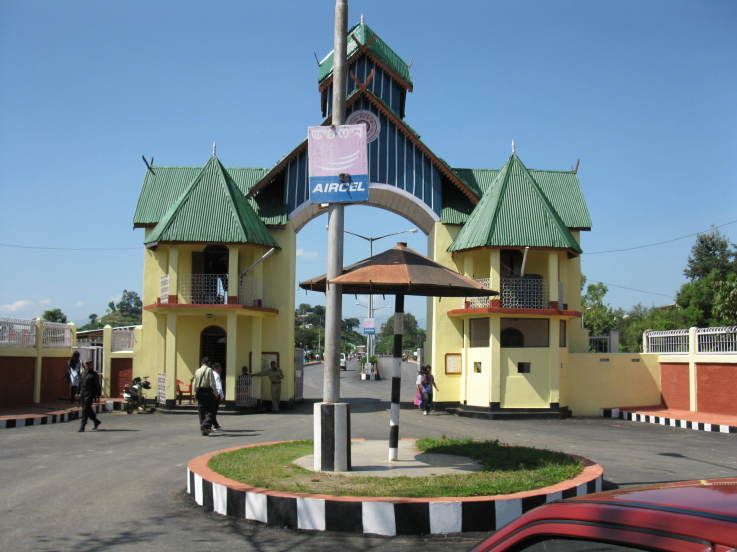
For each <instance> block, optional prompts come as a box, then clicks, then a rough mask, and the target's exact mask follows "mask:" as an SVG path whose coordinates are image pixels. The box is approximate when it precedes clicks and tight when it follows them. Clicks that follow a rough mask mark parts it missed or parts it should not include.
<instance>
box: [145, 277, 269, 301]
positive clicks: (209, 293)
mask: <svg viewBox="0 0 737 552" xmlns="http://www.w3.org/2000/svg"><path fill="white" fill-rule="evenodd" d="M229 288H230V286H229V282H228V275H227V274H190V275H187V274H184V275H180V276H179V290H178V291H179V293H178V302H179V303H184V304H187V303H189V304H192V305H224V304H226V303H227V302H228V295H237V297H238V303H239V304H241V305H248V306H261V297H257V295H258V293H257V292H256V282H255V280H254V279H253V278H249V277H248V276H242V277H241V279H240V283H239V285H238V291H237V293H233V292H235V290H232V291H230V290H229ZM169 293H170V289H169V276H168V275H164V276H162V277H161V292H160V295H159V297H160V299H159V302H160V303H162V304H166V303H168V302H169Z"/></svg>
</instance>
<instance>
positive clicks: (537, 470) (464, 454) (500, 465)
mask: <svg viewBox="0 0 737 552" xmlns="http://www.w3.org/2000/svg"><path fill="white" fill-rule="evenodd" d="M352 449H353V459H352V463H353V465H354V466H355V468H356V469H354V470H353V471H351V472H349V473H340V474H336V473H325V472H313V471H311V470H309V469H306V468H304V467H302V466H309V461H310V458H309V455H310V453H311V452H312V442H311V441H280V442H272V443H258V444H254V445H247V446H243V447H236V448H232V449H224V450H218V451H213V452H210V453H207V454H204V455H202V456H198V457H197V458H194V459H193V460H191V461H190V462H189V464H188V466H187V493H188V494H189V495H190V496H191V497H192V498H193V499H194V500H195V502H196V503H197V504H198V505H199V506H202V508H203V510H204V511H206V512H213V511H214V512H215V513H217V514H220V515H225V516H230V517H234V518H238V519H247V520H251V521H255V522H260V523H264V524H266V525H269V526H275V527H286V528H290V529H299V530H312V531H343V532H352V533H365V534H376V535H385V536H394V535H428V534H433V535H440V534H452V533H463V532H477V531H492V530H496V529H500V528H501V527H503V526H505V525H506V524H508V523H510V522H511V521H513V520H514V519H516V518H517V517H519V516H521V515H522V514H523V513H524V512H526V511H528V510H531V509H533V508H535V507H537V506H539V505H541V504H544V503H546V502H552V501H555V500H560V499H563V498H569V497H574V496H582V495H586V494H588V493H592V492H598V491H600V490H601V487H602V478H603V473H604V470H603V468H602V467H601V466H600V465H598V464H595V463H593V462H591V461H589V460H587V459H585V458H581V457H576V456H571V455H565V454H562V453H557V452H551V451H543V450H537V449H531V448H527V447H511V446H506V445H503V444H500V443H498V442H496V441H485V442H477V441H470V440H451V439H420V440H414V439H403V440H401V441H400V459H401V460H400V461H398V462H391V463H389V462H388V461H387V460H386V459H385V458H386V442H385V441H380V442H378V441H365V440H361V439H354V440H353V444H352ZM377 454H378V455H377Z"/></svg>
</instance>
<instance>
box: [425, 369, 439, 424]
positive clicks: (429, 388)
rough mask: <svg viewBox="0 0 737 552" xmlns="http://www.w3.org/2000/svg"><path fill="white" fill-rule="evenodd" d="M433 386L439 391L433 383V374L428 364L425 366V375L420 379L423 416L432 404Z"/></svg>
mask: <svg viewBox="0 0 737 552" xmlns="http://www.w3.org/2000/svg"><path fill="white" fill-rule="evenodd" d="M433 387H434V388H435V389H436V390H438V391H439V389H438V386H437V384H436V383H435V376H433V375H432V368H431V367H430V365H429V364H428V365H427V366H425V377H424V379H423V381H422V409H423V415H424V416H427V414H428V413H429V412H430V409H431V408H432V405H433V395H434V392H433Z"/></svg>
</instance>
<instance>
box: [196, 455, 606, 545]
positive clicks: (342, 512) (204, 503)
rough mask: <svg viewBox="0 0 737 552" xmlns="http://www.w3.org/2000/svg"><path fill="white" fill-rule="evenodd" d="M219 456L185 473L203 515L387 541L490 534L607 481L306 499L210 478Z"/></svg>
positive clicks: (594, 474)
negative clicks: (436, 494)
mask: <svg viewBox="0 0 737 552" xmlns="http://www.w3.org/2000/svg"><path fill="white" fill-rule="evenodd" d="M219 452H221V451H217V452H215V453H211V454H207V455H203V456H201V457H198V458H196V459H194V460H192V461H191V462H190V464H189V466H188V467H187V494H189V495H190V496H191V497H192V498H193V499H194V501H195V502H196V503H197V504H198V505H199V506H201V507H202V509H203V510H204V511H205V512H215V513H217V514H220V515H223V516H229V517H233V518H237V519H246V520H251V521H256V522H260V523H264V524H266V525H268V526H272V527H285V528H289V529H299V530H310V531H342V532H351V533H364V534H373V535H384V536H395V535H429V534H432V535H442V534H450V533H463V532H471V531H492V530H497V529H500V528H502V527H504V526H505V525H507V524H508V523H510V522H512V521H514V520H515V519H517V518H518V517H519V516H521V515H522V514H524V513H525V512H527V511H529V510H532V509H533V508H536V507H537V506H540V505H542V504H545V503H548V502H553V501H556V500H562V499H565V498H572V497H575V496H584V495H587V494H590V493H594V492H599V491H601V490H602V481H603V470H602V468H601V466H598V465H596V464H593V465H588V466H586V467H585V468H584V471H583V473H582V474H581V475H579V476H577V477H576V478H574V479H572V480H570V481H568V482H565V483H564V484H559V485H555V486H553V487H548V488H547V489H540V494H531V493H516V494H512V495H500V496H495V497H490V496H489V497H471V498H439V499H402V498H366V497H337V496H328V495H304V494H292V493H284V492H278V491H268V490H265V489H255V488H251V487H248V486H247V485H243V484H240V483H237V482H235V481H232V480H229V479H226V478H224V477H222V476H220V475H218V474H216V473H215V472H212V470H210V469H209V468H207V467H206V466H207V462H208V461H209V459H210V458H211V457H212V456H213V455H214V454H217V453H219ZM198 472H201V473H205V474H206V475H205V476H204V477H203V475H201V473H198ZM566 484H570V486H566ZM552 489H556V490H552ZM546 491H547V492H546ZM520 495H522V496H520Z"/></svg>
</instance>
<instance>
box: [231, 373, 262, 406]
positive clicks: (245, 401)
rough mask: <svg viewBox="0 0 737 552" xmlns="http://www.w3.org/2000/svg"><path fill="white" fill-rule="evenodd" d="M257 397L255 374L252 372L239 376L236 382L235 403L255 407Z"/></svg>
mask: <svg viewBox="0 0 737 552" xmlns="http://www.w3.org/2000/svg"><path fill="white" fill-rule="evenodd" d="M259 383H260V382H259ZM257 398H258V397H256V385H255V384H254V381H253V376H252V375H251V374H241V375H240V376H238V379H237V380H236V382H235V405H236V406H238V407H240V408H253V407H254V406H256V400H257Z"/></svg>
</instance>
